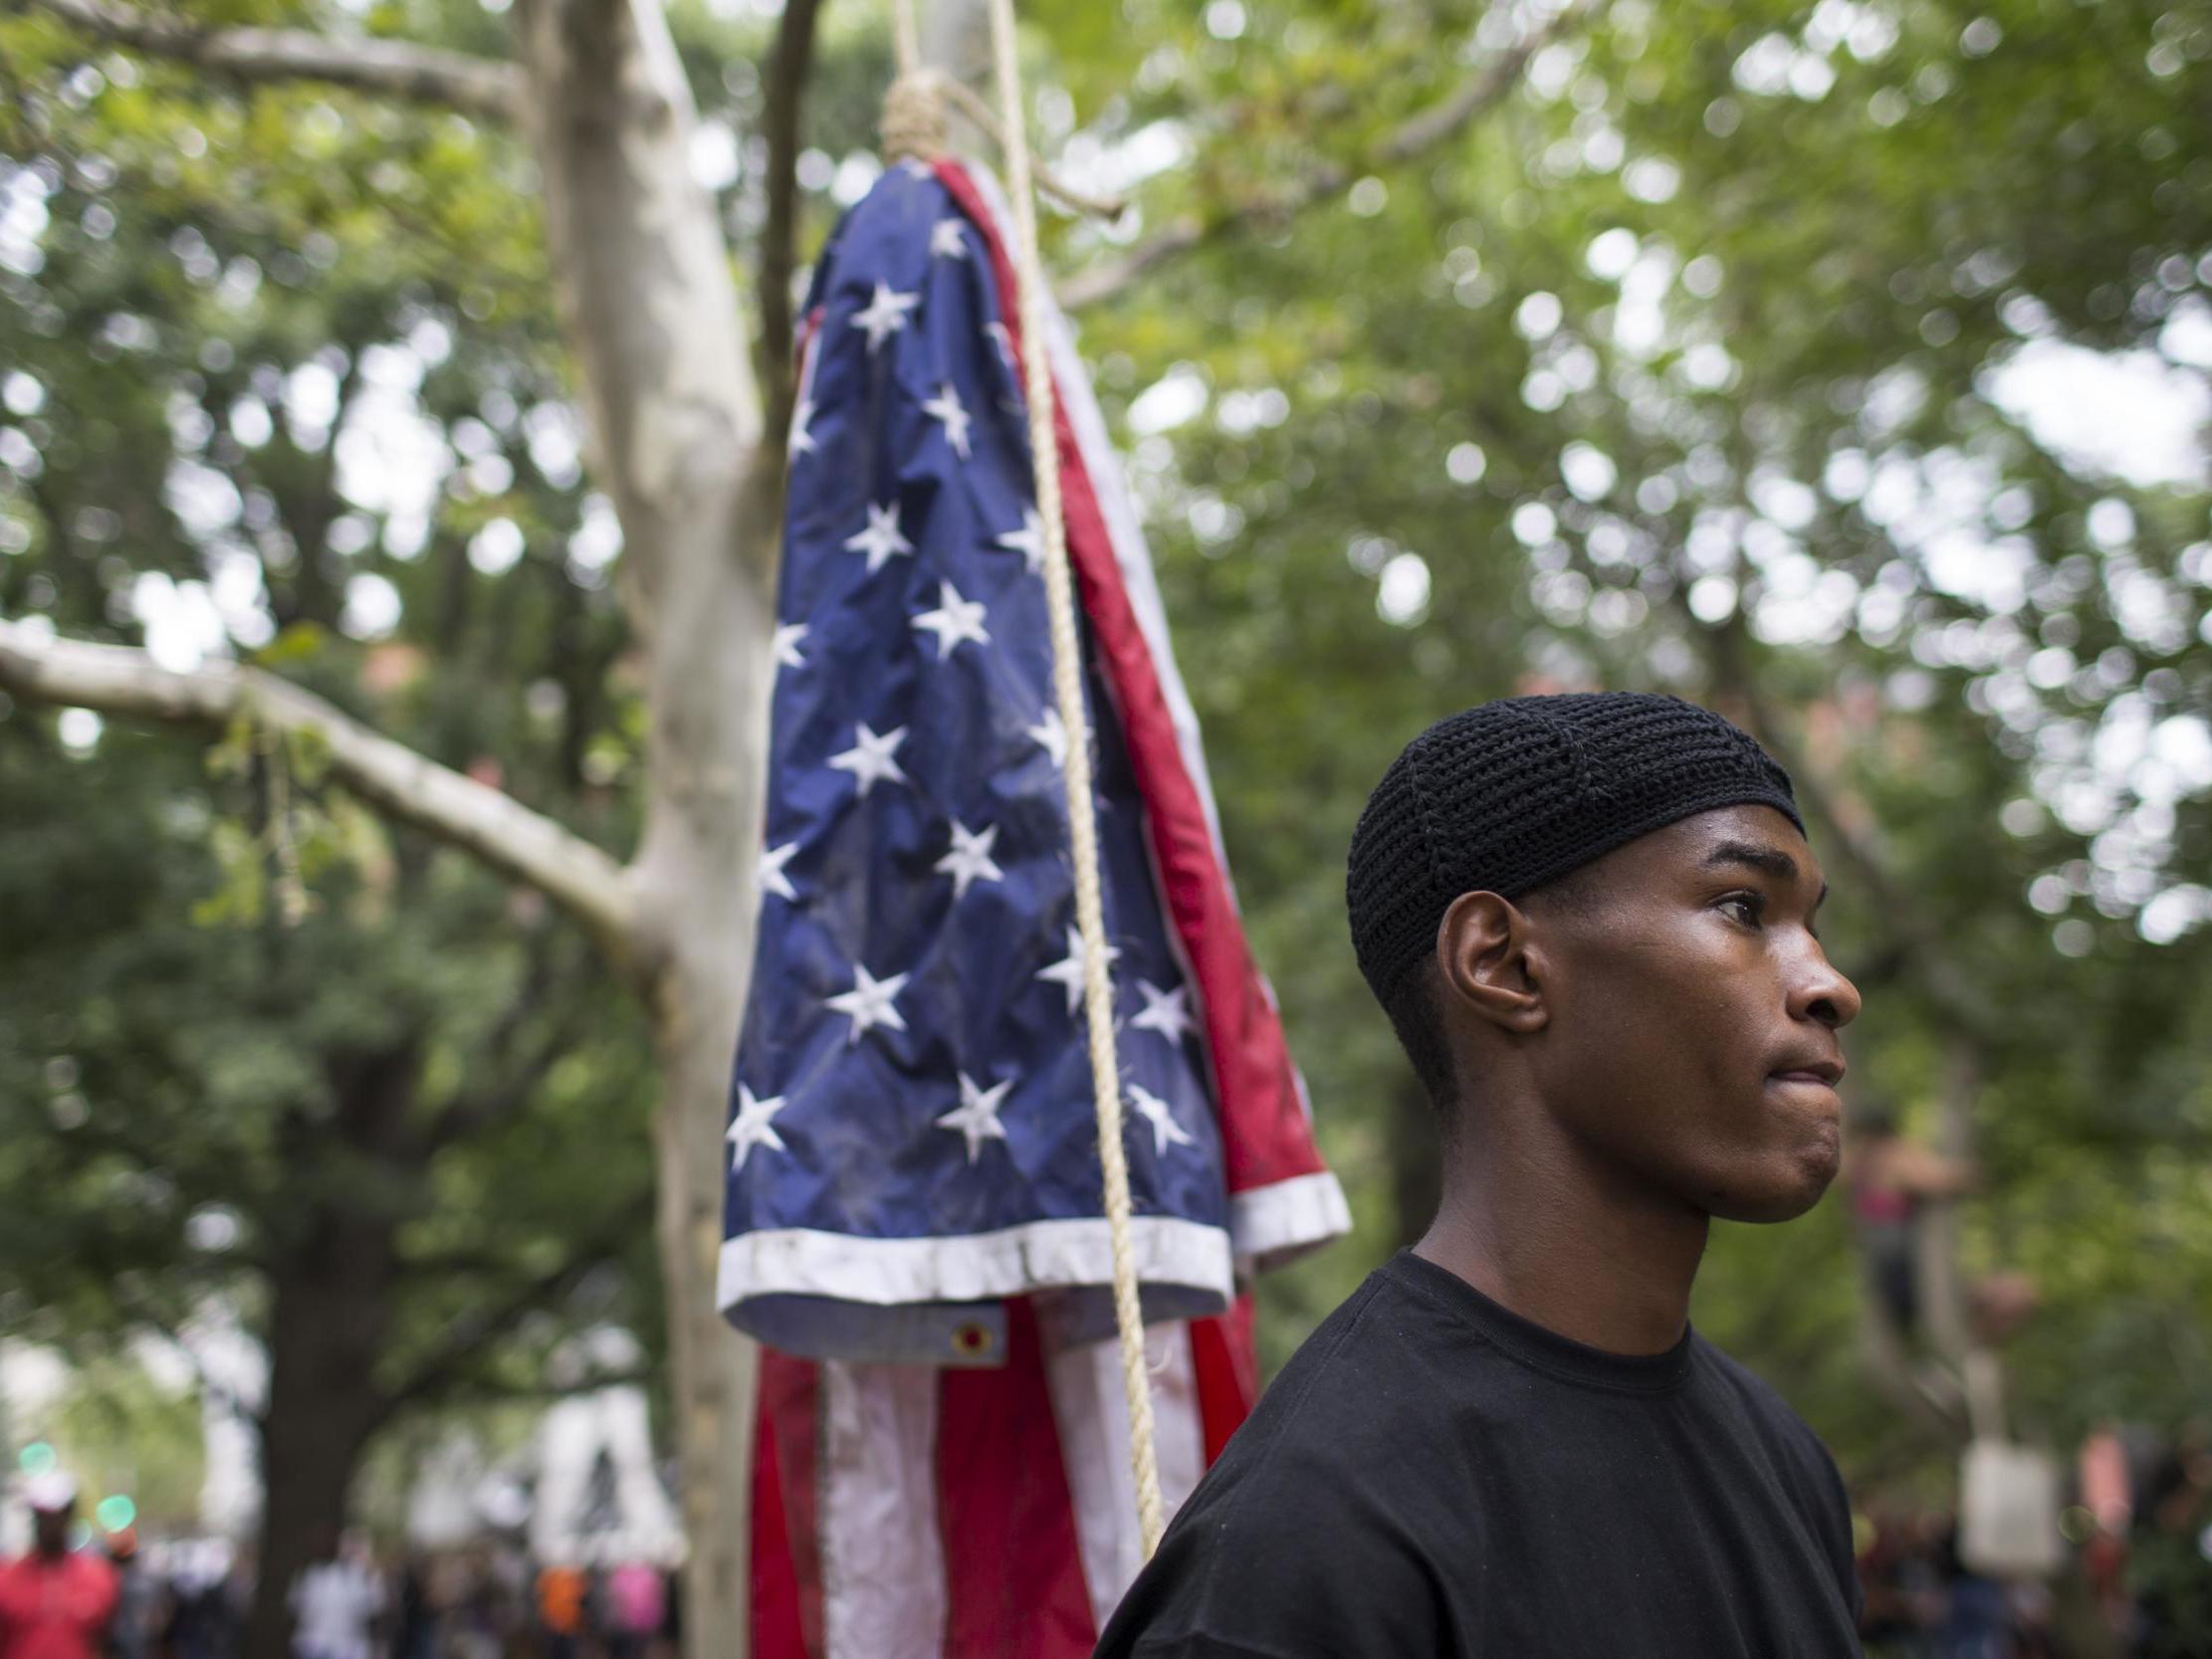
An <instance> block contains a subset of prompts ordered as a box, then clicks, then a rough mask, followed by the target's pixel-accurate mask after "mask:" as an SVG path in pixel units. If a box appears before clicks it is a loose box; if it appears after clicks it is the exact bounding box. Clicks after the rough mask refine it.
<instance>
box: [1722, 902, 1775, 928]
mask: <svg viewBox="0 0 2212 1659" xmlns="http://www.w3.org/2000/svg"><path fill="white" fill-rule="evenodd" d="M1720 908H1721V909H1722V910H1724V911H1727V912H1728V913H1729V914H1730V915H1731V916H1733V917H1734V918H1735V919H1736V920H1737V921H1738V922H1740V923H1742V924H1743V925H1744V926H1745V927H1746V928H1756V927H1757V926H1758V925H1759V918H1760V916H1761V915H1762V914H1763V913H1764V912H1765V910H1766V908H1767V902H1766V898H1765V896H1764V895H1763V894H1758V893H1732V894H1730V895H1729V896H1728V897H1727V898H1725V899H1723V900H1721V901H1720Z"/></svg>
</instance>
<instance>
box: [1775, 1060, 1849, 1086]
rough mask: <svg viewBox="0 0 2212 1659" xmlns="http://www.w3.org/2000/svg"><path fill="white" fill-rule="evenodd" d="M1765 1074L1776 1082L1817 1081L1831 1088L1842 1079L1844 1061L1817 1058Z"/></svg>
mask: <svg viewBox="0 0 2212 1659" xmlns="http://www.w3.org/2000/svg"><path fill="white" fill-rule="evenodd" d="M1767 1076H1768V1077H1770V1078H1771V1079H1773V1080H1774V1081H1775V1082H1777V1083H1818V1084H1822V1085H1825V1086H1826V1087H1828V1088H1830V1089H1833V1088H1835V1087H1836V1085H1837V1084H1839V1083H1841V1082H1843V1080H1844V1063H1843V1062H1842V1061H1841V1060H1817V1061H1812V1062H1809V1063H1807V1064H1805V1065H1801V1066H1791V1067H1788V1068H1786V1069H1784V1070H1782V1071H1775V1072H1769V1073H1767Z"/></svg>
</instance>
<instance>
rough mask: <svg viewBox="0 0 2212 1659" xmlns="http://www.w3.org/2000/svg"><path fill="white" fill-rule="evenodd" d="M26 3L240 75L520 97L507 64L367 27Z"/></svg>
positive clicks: (95, 0) (391, 92)
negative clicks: (329, 29) (190, 18)
mask: <svg viewBox="0 0 2212 1659" xmlns="http://www.w3.org/2000/svg"><path fill="white" fill-rule="evenodd" d="M27 3H28V4H29V5H30V6H32V7H33V8H35V9H36V10H39V11H43V12H45V13H46V14H47V15H48V16H50V17H56V18H60V19H61V20H62V21H63V22H65V23H69V24H73V25H75V26H76V27H77V28H80V29H83V30H85V31H87V32H88V33H90V34H94V35H97V36H99V37H100V38H101V39H103V40H106V41H112V42H113V43H114V44H115V45H117V46H128V47H133V48H135V49H136V50H138V51H140V52H146V53H150V54H152V55H153V56H155V57H157V58H170V59H174V60H175V61H176V62H178V63H185V64H193V65H196V66H197V67H199V68H201V69H205V70H210V71H214V72H216V73H219V74H223V75H229V76H234V77H236V78H237V79H238V80H241V81H259V82H283V81H321V82H325V83H328V84H329V85H331V86H333V87H350V88H353V89H355V90H357V91H360V92H368V93H381V94H383V95H384V96H386V97H388V98H400V99H406V100H409V101H411V102H413V103H417V104H440V105H442V106H444V107H446V108H449V109H459V110H462V111H464V112H465V113H468V114H472V115H485V116H491V117H494V118H497V119H500V120H508V119H512V118H513V117H514V115H515V114H516V113H517V111H518V110H519V108H520V107H521V102H522V86H523V83H522V76H521V73H520V72H519V71H518V70H517V69H516V68H515V66H514V65H512V64H503V63H499V62H497V61H496V60H494V59H490V58H477V57H472V56H470V55H469V54H467V53H464V52H443V51H440V50H438V49H437V48H435V47H428V46H417V45H414V44H413V43H411V42H408V41H395V40H386V39H382V38H380V37H378V36H374V35H363V36H360V37H358V38H356V39H353V40H339V39H335V38H333V37H332V36H329V35H322V34H317V33H316V32H315V31H313V30H309V29H253V28H245V27H237V28H229V27H212V28H210V27H202V26H199V25H195V24H190V23H180V22H178V21H177V20H175V19H174V18H168V17H158V16H155V15H153V14H152V13H149V12H142V11H139V10H138V9H137V8H135V7H133V6H123V5H116V4H114V3H113V0H27Z"/></svg>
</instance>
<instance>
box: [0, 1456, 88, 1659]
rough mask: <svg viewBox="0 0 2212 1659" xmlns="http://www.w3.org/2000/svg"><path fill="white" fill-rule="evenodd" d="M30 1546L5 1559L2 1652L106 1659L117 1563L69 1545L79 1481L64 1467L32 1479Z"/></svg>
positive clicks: (14, 1657) (27, 1494)
mask: <svg viewBox="0 0 2212 1659" xmlns="http://www.w3.org/2000/svg"><path fill="white" fill-rule="evenodd" d="M23 1496H24V1498H25V1500H26V1501H27V1502H28V1503H29V1504H30V1507H31V1522H32V1527H33V1534H34V1536H33V1541H32V1545H31V1550H30V1553H29V1554H28V1555H24V1556H23V1557H22V1558H21V1559H19V1560H13V1561H9V1562H8V1563H7V1564H6V1565H4V1566H0V1659H99V1655H100V1646H101V1637H102V1635H103V1633H104V1632H105V1631H106V1630H107V1628H108V1621H109V1619H111V1617H113V1616H114V1611H115V1595H116V1583H115V1569H114V1568H113V1567H111V1566H110V1565H109V1564H108V1563H107V1562H106V1561H104V1560H102V1559H101V1558H100V1557H99V1556H98V1555H94V1554H92V1552H90V1551H86V1550H72V1549H70V1547H69V1531H70V1522H71V1521H72V1520H73V1519H74V1518H75V1516H76V1513H77V1483H76V1482H75V1481H73V1480H71V1479H70V1478H69V1476H67V1475H64V1474H62V1473H60V1472H59V1471H54V1472H50V1473H47V1474H44V1475H35V1476H33V1477H32V1478H31V1479H30V1481H28V1482H27V1483H26V1484H25V1489H24V1494H23Z"/></svg>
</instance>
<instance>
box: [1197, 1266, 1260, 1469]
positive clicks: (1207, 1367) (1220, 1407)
mask: <svg viewBox="0 0 2212 1659" xmlns="http://www.w3.org/2000/svg"><path fill="white" fill-rule="evenodd" d="M1191 1368H1192V1369H1193V1370H1194V1371H1196V1372H1197V1373H1198V1382H1199V1426H1200V1428H1201V1429H1202V1430H1203V1431H1204V1432H1205V1435H1206V1466H1207V1467H1208V1468H1209V1469H1211V1468H1213V1467H1214V1464H1215V1462H1216V1460H1217V1459H1218V1458H1219V1457H1220V1455H1221V1448H1222V1447H1224V1446H1226V1445H1227V1444H1228V1437H1229V1436H1230V1435H1232V1434H1234V1433H1235V1432H1236V1431H1237V1429H1239V1428H1240V1427H1242V1426H1243V1422H1244V1419H1245V1418H1246V1417H1248V1416H1250V1415H1251V1410H1252V1403H1253V1402H1254V1401H1255V1400H1257V1399H1258V1398H1259V1355H1258V1354H1257V1352H1255V1351H1254V1349H1253V1346H1252V1299H1251V1298H1250V1297H1249V1296H1240V1297H1238V1298H1237V1299H1236V1300H1235V1301H1234V1302H1231V1303H1230V1304H1229V1305H1228V1312H1227V1313H1225V1314H1222V1315H1221V1316H1219V1317H1218V1318H1217V1319H1202V1320H1193V1321H1192V1322H1191Z"/></svg>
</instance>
